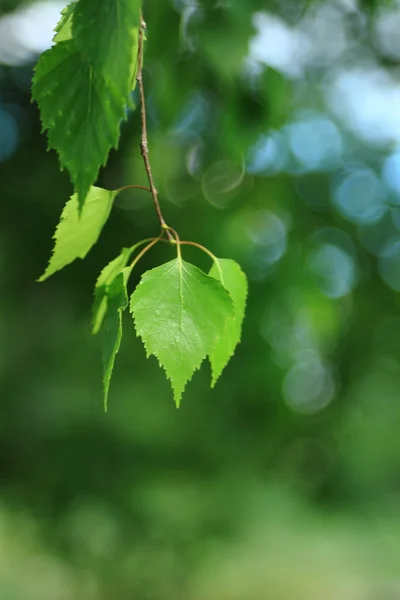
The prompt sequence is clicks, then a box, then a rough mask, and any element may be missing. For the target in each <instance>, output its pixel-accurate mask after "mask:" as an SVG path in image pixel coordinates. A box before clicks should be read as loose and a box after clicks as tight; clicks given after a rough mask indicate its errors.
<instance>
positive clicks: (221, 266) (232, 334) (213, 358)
mask: <svg viewBox="0 0 400 600" xmlns="http://www.w3.org/2000/svg"><path fill="white" fill-rule="evenodd" d="M209 274H210V275H211V277H215V278H216V279H218V280H219V281H221V283H222V285H223V286H224V288H225V289H226V290H227V291H228V292H229V295H230V296H231V298H232V301H233V306H234V315H233V316H232V317H231V318H230V319H228V320H227V321H226V324H225V331H224V335H223V336H222V337H221V338H220V339H219V340H218V342H217V344H216V346H215V348H214V350H213V351H212V352H211V354H210V362H211V370H212V384H211V385H212V386H214V385H215V384H216V382H217V379H218V378H219V376H220V375H221V373H222V371H223V370H224V368H225V367H226V365H227V363H228V362H229V360H230V358H231V356H232V355H233V353H234V351H235V348H236V346H237V345H238V343H239V342H240V338H241V334H242V323H243V319H244V313H245V309H246V297H247V279H246V275H245V274H244V273H243V271H242V270H241V268H240V267H239V265H238V264H237V263H236V262H235V261H234V260H230V259H227V258H219V259H217V263H214V264H213V266H212V268H211V271H210V273H209Z"/></svg>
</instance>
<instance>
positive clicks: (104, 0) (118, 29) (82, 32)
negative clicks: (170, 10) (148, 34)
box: [73, 0, 141, 100]
mask: <svg viewBox="0 0 400 600" xmlns="http://www.w3.org/2000/svg"><path fill="white" fill-rule="evenodd" d="M140 5H141V0H101V2H99V0H79V2H78V5H77V7H76V10H75V13H74V24H73V32H74V36H75V38H76V41H77V43H78V45H79V48H80V50H81V51H82V54H83V56H84V57H85V59H86V60H87V61H88V62H89V63H90V64H91V65H92V67H93V69H94V70H95V71H98V72H100V73H102V75H103V76H104V78H105V79H106V81H107V82H109V83H111V84H112V85H113V86H115V89H116V91H117V93H119V94H121V96H122V97H124V98H125V99H126V100H127V98H128V95H129V94H130V92H131V91H132V84H133V82H134V72H135V70H136V65H137V54H138V41H139V26H140Z"/></svg>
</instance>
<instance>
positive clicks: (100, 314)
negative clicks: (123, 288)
mask: <svg viewBox="0 0 400 600" xmlns="http://www.w3.org/2000/svg"><path fill="white" fill-rule="evenodd" d="M131 253H132V248H122V250H121V253H120V254H119V255H118V256H117V258H114V260H112V261H111V262H110V263H108V265H107V266H106V267H104V269H103V270H102V272H101V273H100V275H99V277H98V279H97V281H96V286H95V299H94V305H93V329H92V333H93V334H96V333H98V332H99V330H100V327H101V325H102V322H103V319H104V316H105V314H106V311H107V303H108V297H109V289H110V287H111V286H112V285H113V283H114V280H115V279H116V277H117V276H118V275H119V274H120V273H121V272H122V270H123V269H124V268H125V267H126V264H127V262H128V260H129V257H130V255H131Z"/></svg>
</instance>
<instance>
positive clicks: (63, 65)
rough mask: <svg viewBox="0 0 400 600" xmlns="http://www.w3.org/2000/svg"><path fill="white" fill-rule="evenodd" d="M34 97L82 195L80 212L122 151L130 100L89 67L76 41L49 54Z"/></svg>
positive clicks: (36, 79)
mask: <svg viewBox="0 0 400 600" xmlns="http://www.w3.org/2000/svg"><path fill="white" fill-rule="evenodd" d="M32 96H33V98H34V99H35V100H36V101H37V103H38V105H39V108H40V114H41V119H42V124H43V129H44V130H47V132H48V139H49V147H50V148H54V149H55V150H57V152H58V155H59V159H60V164H61V166H62V167H63V168H64V167H65V168H67V169H68V171H69V173H70V176H71V180H72V182H73V184H74V187H75V190H76V192H77V194H78V201H79V207H80V208H81V207H82V206H83V204H84V202H85V199H86V195H87V193H88V191H89V188H90V186H91V185H92V184H93V182H94V181H95V180H96V178H97V175H98V172H99V169H100V167H101V166H102V165H104V164H105V162H106V160H107V156H108V152H109V150H110V149H111V148H112V147H116V146H117V143H118V140H119V135H120V123H121V121H122V120H123V119H124V117H125V106H126V103H127V98H124V97H122V96H121V94H120V93H118V91H117V90H116V87H115V86H114V85H112V84H110V83H109V82H107V81H106V80H105V78H104V76H103V74H102V73H101V72H99V71H98V70H95V69H93V67H92V65H91V64H90V63H89V62H88V61H86V60H85V59H84V58H83V56H82V53H81V51H80V50H79V47H78V46H77V44H76V42H75V40H74V39H70V40H67V41H63V42H59V43H58V44H56V45H55V46H53V47H52V48H50V49H49V50H46V52H44V53H43V54H42V55H41V57H40V59H39V62H38V64H37V65H36V69H35V76H34V78H33V87H32Z"/></svg>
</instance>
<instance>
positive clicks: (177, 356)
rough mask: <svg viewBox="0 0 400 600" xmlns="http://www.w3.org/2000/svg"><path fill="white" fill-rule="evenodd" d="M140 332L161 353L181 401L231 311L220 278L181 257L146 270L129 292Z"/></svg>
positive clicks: (155, 352)
mask: <svg viewBox="0 0 400 600" xmlns="http://www.w3.org/2000/svg"><path fill="white" fill-rule="evenodd" d="M130 310H131V312H132V315H133V318H134V321H135V326H136V331H137V334H138V335H139V336H140V337H141V338H142V340H143V343H144V345H145V348H146V352H147V355H148V356H150V355H151V354H153V355H154V356H156V357H157V359H158V361H159V363H160V365H161V366H162V367H163V368H164V369H165V372H166V374H167V377H168V378H169V379H170V380H171V385H172V389H173V391H174V398H175V402H176V405H177V406H179V403H180V399H181V396H182V392H183V390H184V388H185V385H186V383H187V382H188V381H189V379H190V378H191V377H192V375H193V373H194V371H195V370H196V369H198V368H199V367H200V365H201V363H202V362H203V360H204V358H205V357H206V356H207V355H208V354H210V353H211V352H212V351H213V349H214V347H215V345H216V344H217V342H218V339H219V338H220V336H221V335H222V334H223V331H224V327H225V322H226V320H227V319H229V318H232V316H233V305H232V301H231V299H230V297H229V294H228V292H227V291H226V290H225V289H224V287H223V286H222V285H221V283H220V282H219V281H217V280H216V279H214V278H213V277H209V276H208V275H206V274H205V273H203V272H202V271H200V270H199V269H198V268H197V267H194V266H193V265H191V264H189V263H187V262H184V261H183V260H182V259H180V258H177V259H175V260H172V261H170V262H168V263H166V264H164V265H162V266H160V267H157V268H155V269H152V270H151V271H147V272H146V273H145V274H144V275H143V276H142V279H141V281H140V283H139V285H138V286H137V288H136V290H135V291H134V292H133V294H132V296H131V302H130Z"/></svg>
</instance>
